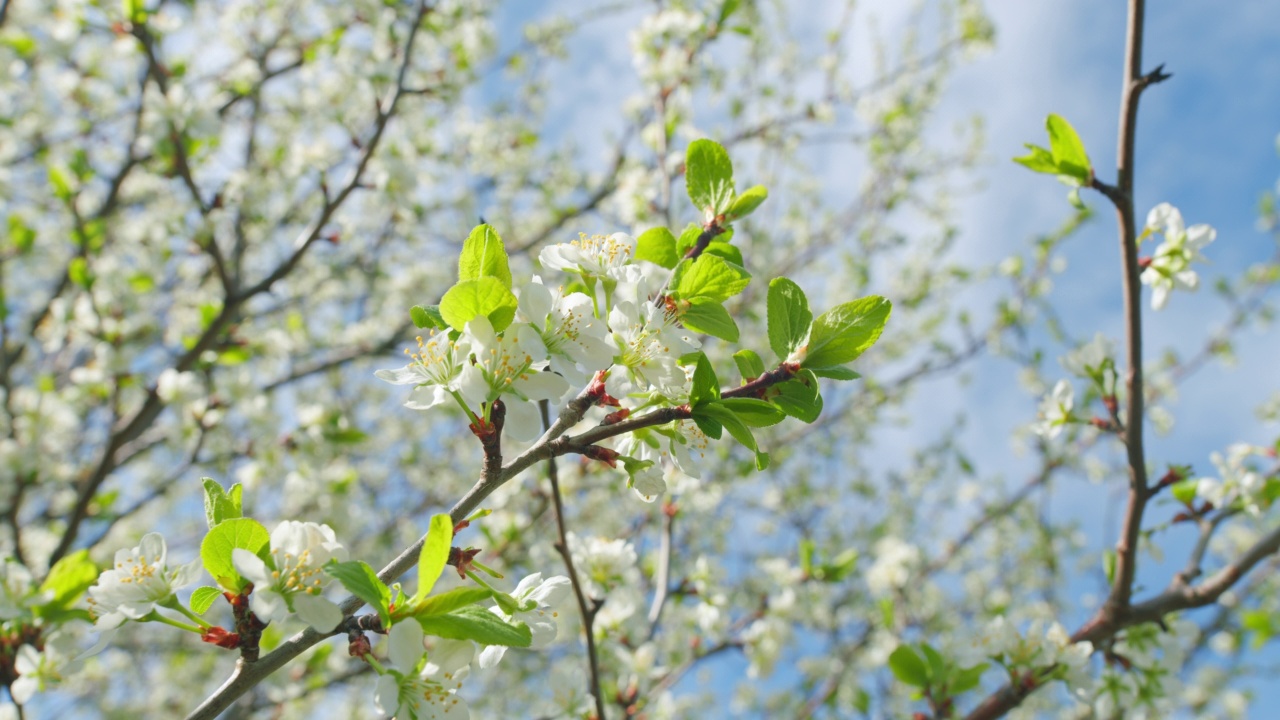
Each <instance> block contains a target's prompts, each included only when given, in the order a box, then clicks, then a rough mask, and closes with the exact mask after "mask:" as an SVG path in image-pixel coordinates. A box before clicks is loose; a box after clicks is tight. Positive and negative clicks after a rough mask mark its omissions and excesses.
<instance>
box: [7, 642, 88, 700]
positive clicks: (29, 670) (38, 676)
mask: <svg viewBox="0 0 1280 720" xmlns="http://www.w3.org/2000/svg"><path fill="white" fill-rule="evenodd" d="M77 654H78V648H77V647H76V644H75V640H74V638H72V637H71V636H69V635H64V634H62V633H54V634H51V635H49V636H48V637H46V638H45V639H44V650H43V651H41V650H37V649H36V648H35V647H34V646H32V645H22V646H21V647H19V648H18V654H17V657H16V658H14V663H13V669H14V670H15V671H16V672H17V673H18V678H17V679H16V680H14V681H13V685H11V686H10V687H9V695H10V697H12V698H13V701H14V702H15V703H17V704H18V705H26V704H27V702H29V701H30V700H31V698H32V697H33V696H35V694H36V693H37V692H44V691H46V690H48V689H49V688H51V687H53V686H54V685H57V684H59V683H61V682H62V680H63V678H64V677H65V676H67V675H69V674H70V673H72V672H75V671H76V669H77V668H78V667H79V663H78V662H77V661H76V659H75V658H76V656H77Z"/></svg>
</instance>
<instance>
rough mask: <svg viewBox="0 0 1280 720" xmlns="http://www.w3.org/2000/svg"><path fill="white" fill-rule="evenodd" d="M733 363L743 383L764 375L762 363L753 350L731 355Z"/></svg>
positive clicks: (740, 351)
mask: <svg viewBox="0 0 1280 720" xmlns="http://www.w3.org/2000/svg"><path fill="white" fill-rule="evenodd" d="M733 361H734V362H735V363H737V364H738V372H740V373H742V379H743V380H745V381H751V380H755V379H756V378H758V377H760V376H761V375H763V374H764V361H763V360H761V359H760V356H759V355H757V354H756V351H755V350H739V351H738V352H736V353H734V354H733Z"/></svg>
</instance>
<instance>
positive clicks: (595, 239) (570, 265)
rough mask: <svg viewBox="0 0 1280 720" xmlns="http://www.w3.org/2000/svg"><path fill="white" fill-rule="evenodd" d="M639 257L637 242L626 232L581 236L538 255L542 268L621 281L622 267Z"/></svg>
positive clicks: (553, 246) (544, 250)
mask: <svg viewBox="0 0 1280 720" xmlns="http://www.w3.org/2000/svg"><path fill="white" fill-rule="evenodd" d="M635 254H636V241H635V240H633V239H632V238H631V236H630V235H627V234H626V233H613V234H612V235H590V236H588V235H579V237H578V239H577V240H574V241H573V242H567V243H560V244H558V245H552V246H551V247H548V248H544V249H543V251H542V252H541V253H539V254H538V261H539V262H541V263H542V266H543V267H545V268H548V269H552V270H564V271H566V272H577V273H582V274H583V275H589V276H592V277H601V278H609V279H613V280H617V279H620V277H619V272H620V270H621V268H622V267H623V266H625V265H627V264H628V263H630V262H631V259H632V258H633V257H635Z"/></svg>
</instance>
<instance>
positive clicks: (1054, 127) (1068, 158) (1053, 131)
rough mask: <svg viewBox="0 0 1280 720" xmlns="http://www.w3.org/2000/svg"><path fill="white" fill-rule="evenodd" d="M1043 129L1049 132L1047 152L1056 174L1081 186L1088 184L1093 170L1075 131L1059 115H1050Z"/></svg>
mask: <svg viewBox="0 0 1280 720" xmlns="http://www.w3.org/2000/svg"><path fill="white" fill-rule="evenodd" d="M1045 129H1047V130H1048V131H1049V150H1050V151H1051V152H1052V153H1053V160H1054V162H1055V163H1056V164H1057V166H1058V173H1059V174H1061V175H1067V176H1070V177H1072V178H1075V179H1076V180H1079V181H1080V184H1082V185H1085V184H1088V182H1089V176H1090V174H1092V172H1093V170H1092V169H1091V165H1090V163H1089V155H1088V154H1087V153H1085V150H1084V143H1083V142H1081V141H1080V136H1079V135H1077V134H1076V129H1075V128H1073V127H1071V123H1069V122H1067V121H1066V120H1065V119H1064V118H1063V117H1062V116H1061V115H1052V114H1051V115H1049V117H1048V119H1046V120H1045Z"/></svg>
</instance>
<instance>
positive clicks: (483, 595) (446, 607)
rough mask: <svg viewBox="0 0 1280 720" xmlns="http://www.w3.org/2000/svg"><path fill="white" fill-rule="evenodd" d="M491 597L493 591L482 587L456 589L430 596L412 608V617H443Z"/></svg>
mask: <svg viewBox="0 0 1280 720" xmlns="http://www.w3.org/2000/svg"><path fill="white" fill-rule="evenodd" d="M491 597H493V591H492V590H490V589H489V588H484V587H458V588H454V589H452V590H446V591H445V592H442V593H440V594H439V595H432V596H430V597H428V598H425V599H423V600H422V602H419V603H418V604H416V605H414V606H413V615H414V617H419V616H423V615H444V614H445V613H451V612H453V611H454V610H457V609H458V608H461V607H466V606H467V605H475V604H476V603H478V602H483V601H485V600H488V599H489V598H491Z"/></svg>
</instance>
